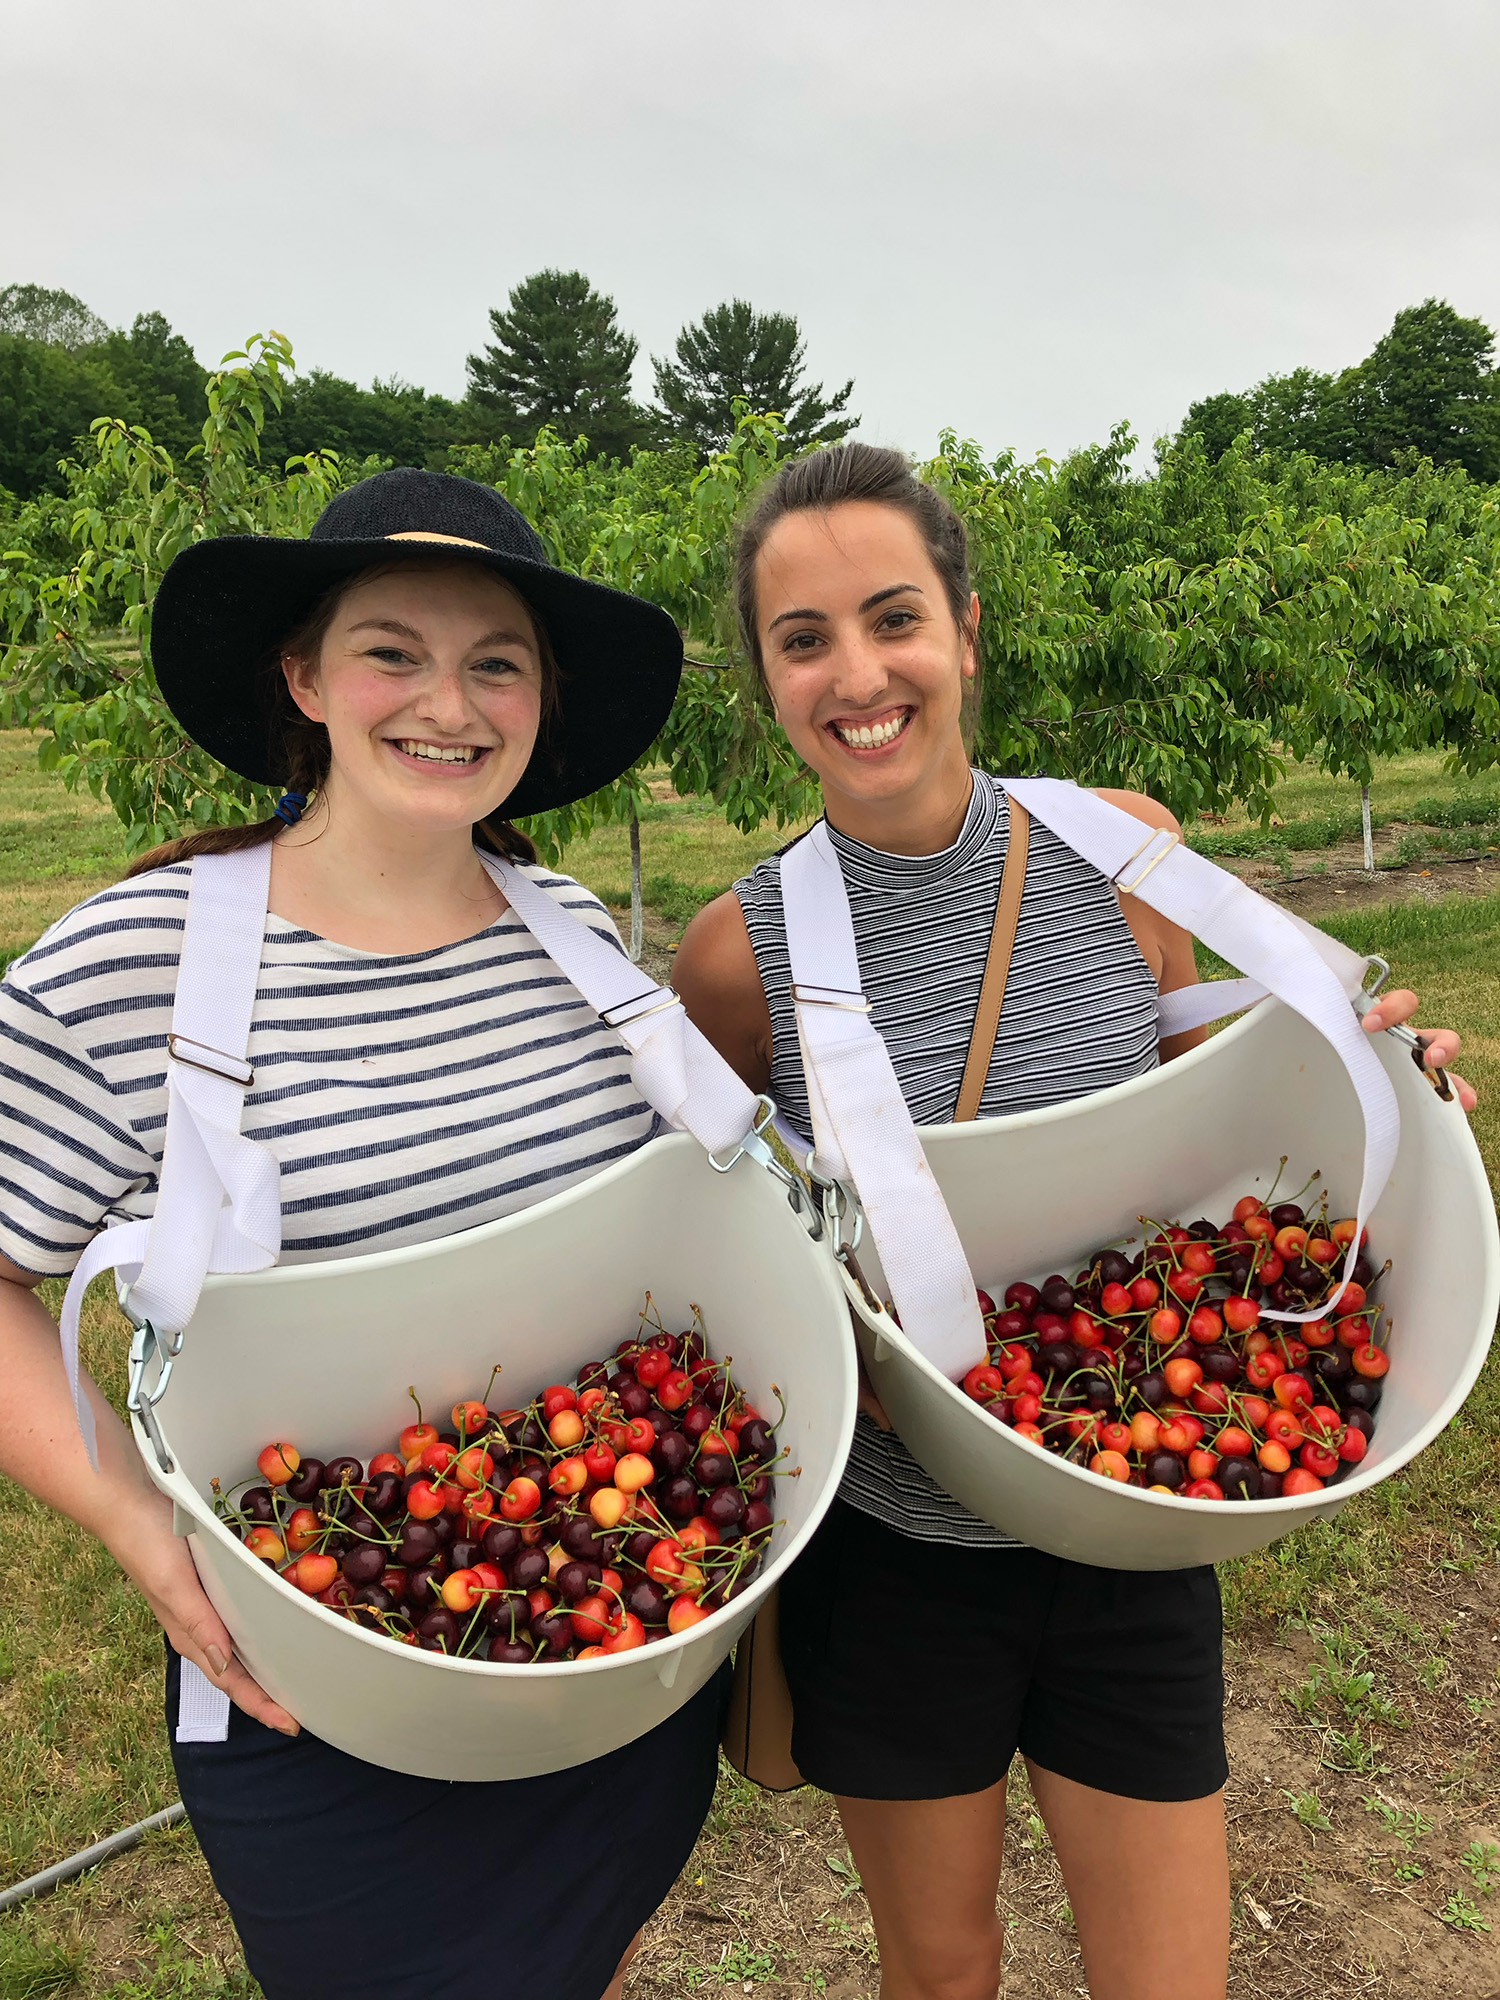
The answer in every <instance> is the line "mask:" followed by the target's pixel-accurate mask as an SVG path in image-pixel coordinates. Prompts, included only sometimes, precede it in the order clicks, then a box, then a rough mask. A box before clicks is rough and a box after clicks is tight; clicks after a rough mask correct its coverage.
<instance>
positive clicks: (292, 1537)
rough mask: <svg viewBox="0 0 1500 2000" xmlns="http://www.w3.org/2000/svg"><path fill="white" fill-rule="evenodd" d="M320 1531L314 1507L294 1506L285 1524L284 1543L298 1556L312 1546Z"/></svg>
mask: <svg viewBox="0 0 1500 2000" xmlns="http://www.w3.org/2000/svg"><path fill="white" fill-rule="evenodd" d="M322 1532H323V1523H322V1522H321V1521H320V1520H319V1519H318V1516H317V1512H316V1510H315V1509H314V1508H312V1507H297V1508H294V1509H293V1511H292V1516H291V1519H290V1520H289V1521H288V1522H287V1524H286V1545H287V1547H288V1548H289V1549H290V1550H291V1552H292V1554H293V1555H294V1556H300V1555H302V1554H303V1553H304V1551H305V1550H307V1549H310V1548H312V1547H313V1545H314V1544H315V1543H316V1542H317V1540H318V1537H319V1536H320V1535H321V1534H322ZM324 1588H325V1586H324V1585H323V1584H321V1583H320V1584H319V1585H318V1590H322V1589H324ZM313 1595H314V1596H316V1595H317V1592H316V1591H315V1592H314V1593H313Z"/></svg>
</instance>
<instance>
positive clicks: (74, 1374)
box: [61, 841, 281, 1472]
mask: <svg viewBox="0 0 1500 2000" xmlns="http://www.w3.org/2000/svg"><path fill="white" fill-rule="evenodd" d="M270 880H271V843H270V842H269V841H264V842H262V843H261V844H260V845H259V846H257V847H249V848H241V849H240V850H239V851H238V852H237V853H234V854H200V855H199V856H198V857H197V858H196V860H195V861H194V862H193V873H192V886H191V888H190V890H189V892H188V907H187V919H186V923H185V925H184V928H183V933H182V955H181V959H180V962H179V965H178V971H177V991H176V998H175V1001H174V1004H173V1007H172V1031H171V1035H170V1037H169V1054H168V1057H167V1129H166V1135H165V1138H164V1141H163V1145H162V1164H161V1176H160V1180H159V1183H158V1187H157V1194H156V1204H155V1208H154V1210H153V1213H152V1216H151V1220H150V1221H149V1222H127V1223H122V1224H120V1225H118V1226H117V1227H115V1228H113V1229H104V1230H101V1231H100V1232H99V1234H98V1235H97V1236H96V1237H94V1239H93V1241H92V1242H91V1243H90V1244H89V1245H88V1247H87V1249H86V1250H85V1251H84V1253H83V1255H82V1257H80V1258H79V1260H78V1263H77V1265H76V1266H75V1268H74V1271H73V1275H72V1277H71V1278H70V1279H69V1281H68V1291H67V1297H66V1298H65V1300H64V1301H63V1309H62V1315H61V1332H62V1346H63V1365H64V1367H65V1368H66V1370H67V1376H68V1385H69V1387H70V1389H71V1390H72V1393H73V1407H74V1409H75V1410H76V1411H77V1413H78V1425H79V1429H80V1430H81V1431H82V1432H83V1439H84V1443H85V1445H86V1446H87V1447H88V1454H89V1460H90V1463H91V1464H92V1465H93V1467H94V1469H95V1471H96V1472H97V1470H98V1469H99V1457H98V1445H97V1441H96V1438H95V1434H94V1422H93V1412H92V1411H91V1410H90V1408H89V1406H88V1404H87V1402H86V1401H85V1400H84V1398H83V1396H82V1394H81V1393H80V1390H79V1381H78V1316H79V1310H80V1308H81V1307H82V1304H83V1295H84V1293H85V1292H86V1291H87V1289H88V1286H89V1282H90V1280H91V1279H93V1278H95V1277H97V1275H98V1274H99V1272H101V1271H105V1270H110V1269H114V1270H116V1271H117V1272H118V1273H119V1275H120V1278H121V1280H122V1281H123V1282H124V1283H125V1284H126V1285H128V1286H129V1288H130V1301H129V1303H130V1309H131V1312H132V1314H133V1315H134V1316H135V1317H136V1318H137V1319H149V1320H151V1321H152V1322H153V1323H154V1324H155V1325H156V1327H157V1328H158V1329H159V1330H161V1331H162V1332H166V1333H175V1332H177V1331H179V1330H180V1329H181V1328H183V1327H185V1326H186V1325H187V1323H188V1321H189V1320H190V1319H191V1318H192V1316H193V1311H194V1308H195V1307H196V1306H197V1303H198V1297H199V1294H200V1293H201V1291H202V1290H203V1280H204V1278H205V1277H206V1276H207V1274H208V1272H209V1271H211V1270H212V1271H263V1270H265V1269H267V1268H268V1267H269V1266H270V1265H272V1264H274V1263H275V1262H276V1259H277V1256H278V1255H279V1254H280V1250H281V1198H280V1184H279V1170H278V1168H277V1164H276V1156H275V1154H274V1153H272V1152H270V1151H269V1150H268V1149H267V1148H266V1147H264V1146H259V1145H257V1144H256V1143H255V1141H254V1140H252V1139H247V1138H245V1137H244V1136H243V1134H242V1133H241V1131H240V1115H241V1113H242V1111H243V1109H244V1102H245V1092H246V1090H247V1089H248V1087H249V1084H250V1082H251V1080H252V1079H251V1075H250V1069H249V1065H248V1063H247V1062H246V1060H245V1057H246V1051H247V1050H248V1048H249V1045H250V1016H251V1013H252V1011H253V1009H254V1006H255V990H256V985H257V982H258V979H259V974H260V955H261V941H262V938H263V937H264V934H265V927H266V898H267V894H268V891H269V887H270Z"/></svg>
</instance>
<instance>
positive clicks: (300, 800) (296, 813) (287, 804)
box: [271, 792, 307, 826]
mask: <svg viewBox="0 0 1500 2000" xmlns="http://www.w3.org/2000/svg"><path fill="white" fill-rule="evenodd" d="M306 804H307V794H306V792H283V793H282V795H281V803H280V805H278V806H277V808H276V810H275V812H274V813H272V815H271V817H272V819H281V820H285V821H286V823H287V825H288V826H295V825H296V824H297V822H298V820H299V819H301V817H302V809H303V807H304V806H305V805H306Z"/></svg>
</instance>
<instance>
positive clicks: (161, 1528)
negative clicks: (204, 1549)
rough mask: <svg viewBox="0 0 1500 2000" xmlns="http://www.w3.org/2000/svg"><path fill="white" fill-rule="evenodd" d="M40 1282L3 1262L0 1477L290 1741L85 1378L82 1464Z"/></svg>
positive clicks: (126, 1437) (279, 1711) (128, 1443)
mask: <svg viewBox="0 0 1500 2000" xmlns="http://www.w3.org/2000/svg"><path fill="white" fill-rule="evenodd" d="M40 1282H41V1280H40V1278H39V1277H37V1276H36V1275H35V1274H34V1273H32V1272H29V1271H23V1270H21V1269H20V1268H19V1266H17V1265H15V1264H12V1263H11V1262H10V1260H9V1259H8V1258H6V1257H0V1381H3V1382H4V1384H5V1394H4V1396H3V1397H0V1472H3V1473H5V1474H6V1475H7V1476H8V1477H10V1478H11V1479H14V1480H15V1481H16V1483H17V1484H18V1485H20V1486H24V1487H25V1488H26V1490H27V1492H28V1493H32V1494H35V1496H36V1498H37V1499H38V1500H42V1501H45V1502H46V1504H47V1505H48V1506H49V1507H55V1508H56V1509H57V1510H58V1512H59V1513H62V1514H66V1515H68V1516H69V1518H70V1519H72V1520H74V1521H76V1522H77V1523H78V1524H79V1526H80V1527H81V1528H85V1529H87V1530H88V1532H89V1533H90V1534H91V1535H96V1536H97V1537H98V1539H99V1540H100V1541H101V1542H103V1544H104V1546H105V1547H106V1548H107V1549H108V1550H109V1552H110V1554H111V1555H112V1556H113V1557H114V1559H115V1561H116V1562H117V1563H118V1564H119V1565H120V1567H121V1569H123V1570H124V1571H125V1573H126V1575H127V1576H129V1577H131V1578H132V1579H133V1580H134V1582H135V1583H136V1584H137V1585H138V1586H139V1588H140V1590H141V1593H142V1595H143V1596H144V1597H145V1599H146V1602H147V1603H148V1604H149V1605H150V1606H151V1609H152V1611H153V1613H154V1614H155V1616H156V1618H157V1619H158V1621H159V1622H160V1623H161V1625H162V1626H163V1628H164V1629H165V1631H166V1634H167V1637H168V1638H169V1639H170V1640H171V1641H172V1644H173V1645H174V1646H175V1647H176V1648H177V1650H178V1652H179V1653H181V1654H183V1656H184V1657H185V1658H187V1659H190V1660H194V1661H196V1663H197V1664H198V1665H199V1666H200V1667H202V1668H203V1670H204V1672H205V1673H206V1674H208V1675H209V1676H210V1677H211V1678H212V1679H213V1680H215V1681H217V1682H218V1684H219V1685H220V1686H221V1687H222V1688H223V1689H224V1690H225V1692H226V1693H227V1694H228V1695H229V1696H230V1698H231V1699H232V1700H234V1701H235V1702H237V1703H238V1704H239V1706H240V1707H241V1708H242V1709H244V1711H245V1713H246V1714H247V1715H253V1716H254V1717H255V1718H256V1720H257V1721H259V1722H265V1723H268V1724H269V1725H270V1726H271V1728H273V1729H281V1730H284V1731H285V1732H286V1733H287V1734H288V1735H295V1734H296V1733H297V1724H296V1722H295V1721H294V1720H293V1719H292V1717H291V1716H290V1715H288V1714H287V1712H286V1710H285V1709H284V1708H281V1707H279V1706H278V1705H277V1703H275V1702H274V1701H272V1699H271V1697H270V1696H269V1695H268V1694H267V1693H266V1692H265V1690H264V1689H263V1688H261V1687H259V1686H258V1685H257V1684H256V1683H255V1682H254V1681H253V1680H252V1679H251V1678H250V1676H249V1674H248V1673H246V1671H245V1669H244V1668H243V1667H242V1666H241V1665H240V1663H239V1661H238V1660H236V1659H235V1657H234V1642H233V1641H232V1640H231V1638H230V1636H229V1634H228V1632H227V1631H226V1630H225V1628H224V1625H223V1622H222V1620H221V1619H220V1617H219V1614H218V1613H217V1612H216V1611H215V1610H214V1608H213V1606H212V1605H211V1604H210V1603H209V1601H208V1599H207V1597H206V1596H205V1595H204V1592H203V1586H202V1584H201V1583H200V1582H199V1581H198V1572H197V1571H196V1570H195V1569H194V1567H193V1559H192V1557H191V1556H190V1555H189V1554H188V1547H187V1543H186V1542H184V1541H182V1540H181V1539H180V1538H179V1537H178V1536H176V1535H174V1534H173V1533H172V1505H171V1502H170V1501H169V1500H168V1499H167V1498H166V1496H165V1495H164V1494H162V1493H159V1492H158V1491H157V1490H156V1488H155V1487H154V1486H153V1485H152V1484H151V1481H150V1479H149V1478H148V1477H147V1474H146V1468H145V1467H144V1466H143V1465H142V1463H141V1459H140V1454H139V1452H138V1451H137V1450H136V1448H135V1443H134V1440H133V1439H132V1438H131V1436H130V1434H129V1432H128V1431H127V1430H126V1429H125V1426H124V1425H123V1424H122V1423H121V1422H120V1420H119V1418H118V1417H117V1416H116V1415H115V1413H114V1411H113V1410H112V1409H111V1408H110V1406H109V1404H108V1402H107V1401H106V1400H105V1398H104V1397H103V1396H102V1395H101V1394H100V1393H99V1390H98V1389H97V1387H96V1386H95V1385H94V1383H92V1382H91V1381H90V1380H89V1379H88V1377H87V1376H84V1378H83V1390H84V1394H85V1395H86V1396H87V1397H88V1399H89V1403H90V1405H91V1406H92V1408H93V1412H94V1423H95V1427H96V1429H97V1431H98V1439H99V1470H98V1472H95V1471H94V1469H93V1467H92V1466H91V1465H90V1464H89V1461H88V1453H87V1452H86V1451H85V1450H84V1445H83V1439H82V1437H81V1436H80V1435H79V1431H78V1421H77V1418H76V1417H75V1416H74V1414H73V1399H72V1397H71V1395H70V1394H69V1392H68V1378H67V1376H66V1374H65V1373H64V1372H63V1363H62V1345H61V1342H60V1341H59V1339H58V1335H57V1328H56V1326H55V1325H54V1324H53V1321H52V1318H51V1316H50V1315H49V1314H48V1312H47V1311H46V1309H45V1307H44V1306H43V1305H42V1302H41V1300H40V1299H39V1298H37V1296H36V1294H35V1291H34V1290H33V1287H34V1286H36V1285H38V1284H40Z"/></svg>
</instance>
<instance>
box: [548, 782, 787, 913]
mask: <svg viewBox="0 0 1500 2000" xmlns="http://www.w3.org/2000/svg"><path fill="white" fill-rule="evenodd" d="M798 830H799V829H798V828H797V827H792V826H787V827H777V826H776V825H774V824H767V825H765V826H762V827H760V828H758V829H757V830H756V832H754V833H739V832H737V831H736V830H735V828H733V827H732V826H728V825H726V824H725V822H724V821H723V820H722V819H721V818H720V817H719V814H718V812H717V811H716V809H715V807H714V803H713V801H712V799H670V800H666V801H663V802H660V803H658V804H656V805H654V806H652V807H650V808H648V810H647V812H646V813H645V814H644V815H643V816H642V819H641V876H642V886H643V891H644V899H645V901H646V902H647V903H648V904H650V905H651V906H652V908H654V909H655V910H657V911H658V912H659V913H660V915H661V916H662V917H663V918H664V920H665V921H666V922H667V923H669V924H672V925H673V926H674V927H677V928H682V927H684V926H685V925H686V924H687V923H688V922H689V921H690V920H691V919H692V918H693V917H694V916H695V915H696V914H697V912H698V911H699V910H700V909H701V908H702V907H703V905H704V904H705V903H707V902H711V901H712V900H713V898H714V897H715V896H717V895H720V894H722V893H723V891H724V890H725V889H727V888H729V887H730V885H731V884H732V883H733V882H734V881H735V880H736V879H737V877H739V876H741V875H745V874H748V873H749V871H750V870H751V869H752V868H753V867H754V866H755V864H756V862H757V861H763V860H764V859H765V857H766V856H767V855H768V854H774V853H775V852H776V850H777V849H778V848H780V847H785V845H786V843H787V842H788V841H789V840H791V839H792V838H793V836H794V835H795V834H796V833H797V831H798ZM562 865H563V867H564V868H565V869H566V870H567V872H568V873H569V874H570V875H576V876H577V877H578V879H579V881H580V882H583V883H585V884H586V885H587V886H588V887H589V888H590V889H592V890H593V892H594V894H595V895H596V896H598V897H600V898H601V899H602V900H603V901H604V902H606V903H608V904H610V905H611V906H612V907H613V908H615V909H626V908H628V907H629V904H630V829H629V828H628V827H624V826H606V827H600V828H599V829H598V830H597V831H596V832H594V833H591V834H590V835H589V836H588V838H587V839H585V840H576V841H574V843H573V845H572V846H571V847H570V848H569V849H568V851H567V853H566V854H565V855H564V856H563V862H562Z"/></svg>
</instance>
